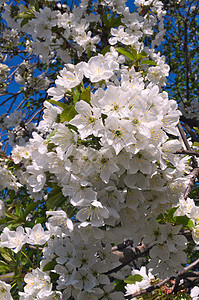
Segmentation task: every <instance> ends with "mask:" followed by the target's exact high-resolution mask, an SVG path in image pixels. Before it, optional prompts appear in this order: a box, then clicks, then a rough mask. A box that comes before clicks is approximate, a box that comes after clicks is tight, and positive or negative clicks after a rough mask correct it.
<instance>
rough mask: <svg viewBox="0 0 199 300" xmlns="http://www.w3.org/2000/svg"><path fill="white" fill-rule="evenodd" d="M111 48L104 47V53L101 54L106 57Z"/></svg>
mask: <svg viewBox="0 0 199 300" xmlns="http://www.w3.org/2000/svg"><path fill="white" fill-rule="evenodd" d="M110 47H111V46H110V45H108V46H106V47H104V49H102V51H101V54H103V55H105V54H106V53H107V52H109V50H110Z"/></svg>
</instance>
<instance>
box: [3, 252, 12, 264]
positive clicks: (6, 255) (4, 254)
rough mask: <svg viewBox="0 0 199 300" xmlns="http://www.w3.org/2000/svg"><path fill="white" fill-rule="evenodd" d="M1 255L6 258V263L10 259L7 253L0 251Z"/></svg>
mask: <svg viewBox="0 0 199 300" xmlns="http://www.w3.org/2000/svg"><path fill="white" fill-rule="evenodd" d="M1 256H2V257H3V259H4V260H6V261H7V262H8V263H10V262H11V261H12V258H11V257H10V256H9V255H8V254H7V253H1Z"/></svg>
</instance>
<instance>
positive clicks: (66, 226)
mask: <svg viewBox="0 0 199 300" xmlns="http://www.w3.org/2000/svg"><path fill="white" fill-rule="evenodd" d="M46 215H47V216H51V217H50V218H49V219H48V223H47V224H50V225H51V230H52V231H55V232H56V230H57V229H60V231H61V232H62V233H65V234H69V233H70V232H71V231H73V222H72V221H71V220H70V219H69V218H68V217H67V214H66V213H65V211H63V210H57V211H47V212H46ZM52 227H53V228H52Z"/></svg>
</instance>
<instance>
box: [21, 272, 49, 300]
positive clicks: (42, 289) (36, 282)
mask: <svg viewBox="0 0 199 300" xmlns="http://www.w3.org/2000/svg"><path fill="white" fill-rule="evenodd" d="M24 281H25V283H26V286H25V287H24V292H25V294H26V295H27V296H29V295H30V296H32V297H35V296H37V297H38V298H36V299H43V298H44V297H46V296H48V295H51V293H52V284H51V283H50V277H49V276H48V275H47V274H46V273H45V272H42V271H41V270H40V269H39V268H37V269H34V270H32V272H31V273H28V274H26V275H25V277H24ZM20 294H21V295H22V296H23V295H24V293H19V295H20ZM32 299H34V298H32Z"/></svg>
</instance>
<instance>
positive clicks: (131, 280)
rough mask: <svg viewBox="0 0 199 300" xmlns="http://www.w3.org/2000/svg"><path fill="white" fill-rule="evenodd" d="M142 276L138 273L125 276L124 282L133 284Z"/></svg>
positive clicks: (139, 280) (140, 279)
mask: <svg viewBox="0 0 199 300" xmlns="http://www.w3.org/2000/svg"><path fill="white" fill-rule="evenodd" d="M142 279H143V277H142V276H141V275H140V274H135V275H131V276H129V277H127V278H126V279H125V280H124V282H125V283H129V284H135V283H136V281H138V282H141V281H142Z"/></svg>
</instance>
